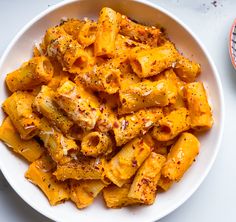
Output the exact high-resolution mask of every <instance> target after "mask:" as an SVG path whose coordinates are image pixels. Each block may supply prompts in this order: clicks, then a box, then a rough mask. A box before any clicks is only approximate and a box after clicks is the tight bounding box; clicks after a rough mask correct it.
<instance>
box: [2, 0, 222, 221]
mask: <svg viewBox="0 0 236 222" xmlns="http://www.w3.org/2000/svg"><path fill="white" fill-rule="evenodd" d="M102 6H109V7H112V8H113V9H114V10H117V11H119V12H121V13H124V14H126V15H128V16H129V17H131V18H132V19H135V20H137V21H138V22H141V23H144V24H150V25H155V24H161V25H162V26H163V27H165V28H166V30H167V32H168V35H169V37H170V39H171V40H172V41H174V43H175V44H176V46H177V48H178V49H179V50H180V51H181V52H183V53H184V55H185V56H187V57H190V58H192V59H193V60H196V61H198V62H199V63H201V66H202V75H201V77H200V80H201V81H203V82H204V84H205V85H206V87H207V93H208V95H209V98H210V102H211V105H212V109H213V115H214V121H215V123H214V126H213V128H212V129H211V130H210V131H209V132H207V133H206V134H204V135H201V136H200V137H199V138H200V142H201V152H200V154H199V156H198V157H197V161H196V162H195V163H194V164H193V166H192V167H191V168H190V170H189V171H188V172H187V173H186V174H185V175H184V178H183V179H182V180H181V182H179V183H177V184H175V185H174V186H173V187H172V188H171V189H170V190H169V191H168V192H166V193H162V194H159V195H158V197H157V199H156V201H155V203H154V204H153V205H152V206H148V207H146V206H141V207H130V208H123V209H114V210H111V209H110V210H108V209H106V207H105V205H104V204H103V201H102V200H101V198H97V199H96V201H95V203H94V204H93V205H92V206H90V207H89V208H87V209H85V210H83V211H79V210H78V209H76V207H75V205H74V204H72V203H70V202H67V203H65V204H61V205H59V206H56V207H51V206H50V205H49V203H48V201H47V199H46V198H45V196H44V195H43V193H42V192H41V191H39V189H38V188H37V187H35V186H34V185H32V184H31V183H29V182H28V181H27V180H26V179H25V178H24V173H25V171H26V170H27V163H26V162H24V161H22V159H20V158H18V157H17V156H16V155H14V154H13V153H12V152H11V151H9V149H7V148H6V147H5V146H4V145H3V144H2V143H1V144H0V165H1V170H2V172H3V174H4V175H5V177H6V178H7V180H8V181H9V183H10V184H11V186H12V187H13V188H14V189H15V191H16V192H17V193H18V194H19V195H20V196H21V197H22V198H23V199H24V200H25V201H26V202H27V203H28V204H29V205H31V206H32V207H33V208H35V209H36V210H38V211H39V212H41V213H42V214H44V215H46V216H48V217H50V218H51V219H54V220H56V221H71V222H73V221H86V222H90V221H94V219H95V220H96V218H99V219H97V220H99V221H103V222H110V221H122V222H126V221H136V222H143V221H154V220H157V219H159V218H161V217H163V216H165V215H166V214H168V213H169V212H171V211H173V210H174V209H175V208H177V207H178V206H179V205H181V204H182V203H183V202H184V201H185V200H186V199H187V198H188V197H189V196H190V195H191V194H192V193H193V192H194V191H195V190H196V189H197V187H198V186H199V185H200V183H201V182H202V180H203V179H204V177H205V176H206V174H207V173H208V171H209V169H210V167H211V165H212V163H213V161H214V159H215V156H216V153H217V150H218V146H219V141H220V138H221V132H222V123H223V118H222V108H223V107H222V106H223V104H222V102H223V101H222V94H221V87H220V83H219V80H218V79H217V78H218V77H217V75H216V70H215V68H214V65H213V64H212V63H211V61H210V60H209V58H208V57H207V55H206V53H205V52H204V50H203V48H202V47H201V46H200V45H199V43H198V42H197V40H196V39H195V38H194V37H193V36H192V35H191V34H190V32H189V31H187V30H186V29H185V28H183V26H182V25H181V24H180V23H179V22H177V21H176V20H175V19H173V18H171V17H170V16H169V15H167V14H166V12H165V11H164V10H162V9H158V8H154V7H152V6H151V5H147V4H144V3H141V1H131V0H119V1H118V0H116V1H114V0H96V1H70V3H69V2H68V3H62V4H60V5H59V6H57V7H54V10H53V11H52V10H51V11H50V9H49V10H48V11H49V12H47V13H42V14H41V16H39V17H38V18H37V19H36V20H34V22H33V23H31V25H29V26H28V27H27V28H26V29H25V30H24V31H23V32H21V33H20V34H19V35H18V37H17V38H15V40H14V42H13V43H12V44H11V47H10V48H9V49H8V52H7V53H6V54H5V56H4V57H3V58H2V63H1V64H0V73H1V77H0V89H1V94H0V103H1V104H2V102H3V101H4V99H5V98H6V97H7V96H8V92H7V90H6V87H5V83H4V78H5V76H6V74H7V73H8V72H10V71H12V70H14V69H16V68H17V67H19V66H20V65H21V64H22V63H23V62H24V61H26V60H28V59H29V58H30V56H31V55H32V48H33V46H34V43H35V42H40V40H41V38H42V36H43V35H44V33H45V30H46V29H47V28H48V27H51V26H53V25H56V24H58V23H59V22H60V19H61V18H62V17H68V18H73V17H78V18H83V17H89V18H94V19H95V18H97V15H98V13H99V10H100V9H101V7H102ZM3 118H4V113H3V112H2V111H1V113H0V120H1V121H2V119H3Z"/></svg>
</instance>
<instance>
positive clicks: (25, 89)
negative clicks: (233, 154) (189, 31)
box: [0, 7, 213, 209]
mask: <svg viewBox="0 0 236 222" xmlns="http://www.w3.org/2000/svg"><path fill="white" fill-rule="evenodd" d="M200 71H201V69H200V65H199V64H198V63H196V62H193V61H190V60H189V59H187V58H185V57H184V56H183V55H181V54H180V53H179V52H178V51H177V49H176V47H175V45H174V44H173V43H172V42H171V41H170V40H169V39H168V38H167V36H166V34H165V33H164V32H163V31H162V30H161V29H159V28H158V27H154V26H151V27H150V26H145V25H141V24H138V23H136V22H134V21H132V20H130V19H129V18H128V17H127V16H125V15H121V14H120V13H118V12H116V11H114V10H112V9H111V8H108V7H104V8H102V9H101V11H100V14H99V18H98V21H97V22H95V21H92V20H89V19H87V18H86V19H83V20H79V19H68V20H66V21H63V22H61V24H60V25H58V26H55V27H51V28H49V29H48V30H47V31H46V34H45V36H44V38H43V41H42V43H41V44H40V47H39V48H37V47H35V48H34V51H33V57H32V58H31V59H30V60H29V61H27V62H25V63H23V64H22V65H21V67H20V68H19V69H17V70H15V71H13V72H11V73H9V74H8V75H7V77H6V84H7V86H8V89H9V90H10V91H11V93H12V94H11V95H10V96H9V97H8V98H7V99H6V100H5V102H4V103H3V106H2V107H3V110H4V111H5V113H6V114H7V117H6V118H5V120H4V121H3V123H2V125H1V127H0V139H1V140H2V141H3V142H4V143H6V145H7V146H8V147H11V148H12V150H13V151H14V152H16V153H18V154H19V155H21V156H22V157H24V158H25V159H26V160H27V161H28V162H29V163H30V165H29V168H28V170H27V172H26V173H25V177H26V178H27V179H28V180H29V181H30V182H32V183H33V184H35V185H37V186H38V187H39V188H40V189H41V190H42V191H43V192H44V194H45V195H46V197H47V198H48V200H49V202H50V204H51V205H56V204H58V203H61V202H64V201H66V200H69V199H70V200H72V201H73V202H74V203H75V204H76V206H77V207H78V208H80V209H81V208H85V207H88V206H89V205H90V204H92V202H93V200H94V199H95V198H96V196H97V195H98V194H99V193H100V192H102V193H103V197H104V200H105V203H106V205H107V207H109V208H119V207H123V206H128V205H134V204H146V205H150V204H153V203H154V201H155V198H156V194H157V192H158V191H167V190H168V189H169V188H170V187H171V185H172V184H173V183H174V182H178V181H179V180H180V179H181V178H182V177H183V175H184V173H185V172H186V171H187V170H188V168H189V167H190V166H191V164H192V163H193V161H194V160H195V158H196V156H197V155H198V153H199V146H200V143H199V141H198V139H197V138H196V136H194V133H195V132H199V131H206V130H208V129H210V128H211V127H212V124H213V118H212V113H211V108H210V106H209V103H208V100H207V95H206V92H205V89H204V85H203V83H201V82H197V81H196V78H197V77H198V75H199V74H200Z"/></svg>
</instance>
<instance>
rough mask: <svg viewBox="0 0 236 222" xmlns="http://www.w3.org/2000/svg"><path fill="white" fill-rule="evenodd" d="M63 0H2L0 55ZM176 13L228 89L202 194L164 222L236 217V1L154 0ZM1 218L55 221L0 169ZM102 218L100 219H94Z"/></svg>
mask: <svg viewBox="0 0 236 222" xmlns="http://www.w3.org/2000/svg"><path fill="white" fill-rule="evenodd" d="M59 1H60V0H34V1H32V0H10V1H9V0H0V27H1V31H0V55H1V54H2V53H3V51H4V49H5V48H6V46H7V45H8V43H9V42H10V40H11V39H12V38H13V36H14V35H15V34H16V33H17V31H19V30H20V28H21V27H22V26H23V25H24V24H26V23H27V22H28V21H29V20H30V19H32V18H33V17H34V16H35V15H37V14H38V13H39V12H41V11H42V10H44V9H46V8H47V7H50V5H53V4H55V3H57V2H59ZM152 2H154V3H156V4H159V5H161V6H163V7H164V8H166V9H168V10H170V11H171V12H173V13H175V15H176V16H178V17H179V18H180V19H182V20H183V21H184V22H185V23H186V24H187V25H189V26H190V27H191V28H192V30H193V31H194V32H195V33H196V34H197V35H198V37H199V38H200V40H201V41H202V42H203V43H204V44H205V45H206V48H207V49H208V50H209V52H210V54H211V56H212V58H213V60H214V61H215V63H216V66H217V68H218V70H219V73H220V77H221V80H222V84H223V89H224V98H225V106H226V107H225V108H226V109H225V110H226V119H225V120H226V122H225V123H226V125H225V132H224V136H223V141H222V145H221V149H220V152H219V155H218V157H217V159H216V162H215V164H214V165H213V168H212V170H211V172H210V173H209V175H208V176H207V178H206V179H205V181H204V182H203V183H202V185H201V186H200V188H199V189H198V190H197V192H196V193H195V194H194V195H193V196H192V197H191V198H190V199H189V200H188V201H186V202H185V203H184V204H183V205H182V206H181V207H179V208H178V209H177V210H175V211H174V212H173V213H171V214H170V215H168V216H166V217H165V218H163V219H161V220H160V221H161V222H172V221H174V222H189V221H191V222H199V221H202V222H205V221H207V222H208V221H214V222H221V221H226V222H234V221H236V203H235V200H236V173H235V172H236V161H235V156H236V148H235V145H236V144H235V139H234V137H235V132H236V71H234V70H233V68H232V66H231V64H230V61H229V55H228V48H227V43H228V42H227V41H228V32H229V29H230V25H231V23H232V22H233V19H234V18H235V17H236V13H235V12H236V1H235V0H217V1H216V6H214V4H213V0H196V1H189V0H168V1H166V0H152ZM0 221H1V222H5V221H7V222H8V221H9V222H28V221H29V222H30V221H34V222H41V221H44V222H47V221H50V220H48V219H47V218H45V217H44V216H42V215H40V214H39V213H37V212H36V211H35V210H33V209H32V208H31V207H30V206H28V205H27V204H26V203H25V202H24V201H23V200H21V198H20V197H19V196H18V195H17V194H16V193H15V192H14V190H12V188H11V187H10V186H9V185H8V183H7V181H6V180H5V179H4V177H3V175H2V174H1V172H0ZM95 221H99V219H97V220H95Z"/></svg>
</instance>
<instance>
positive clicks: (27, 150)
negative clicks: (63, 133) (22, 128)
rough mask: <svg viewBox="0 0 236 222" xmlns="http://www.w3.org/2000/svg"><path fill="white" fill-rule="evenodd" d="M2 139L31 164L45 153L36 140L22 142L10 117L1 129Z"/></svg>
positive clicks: (0, 136) (0, 137)
mask: <svg viewBox="0 0 236 222" xmlns="http://www.w3.org/2000/svg"><path fill="white" fill-rule="evenodd" d="M0 139H1V140H2V141H3V142H4V143H5V144H6V145H7V146H8V147H10V148H12V150H13V151H14V152H15V153H18V154H20V155H21V156H23V157H24V158H25V159H26V160H28V161H29V162H34V161H35V160H37V159H38V158H39V157H40V156H41V155H42V153H43V149H42V148H41V147H40V145H39V144H38V143H37V142H36V140H34V139H31V140H22V139H21V138H20V135H19V134H18V132H17V131H16V129H15V127H14V126H13V124H12V122H11V120H10V118H9V117H7V118H6V119H5V120H4V121H3V123H2V125H1V127H0Z"/></svg>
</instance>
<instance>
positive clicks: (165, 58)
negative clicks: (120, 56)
mask: <svg viewBox="0 0 236 222" xmlns="http://www.w3.org/2000/svg"><path fill="white" fill-rule="evenodd" d="M177 59H178V52H177V50H176V49H175V47H174V45H173V44H172V43H170V42H166V43H165V44H164V45H162V46H160V47H156V48H152V49H147V50H136V51H134V52H133V53H132V54H131V56H130V64H131V66H132V68H133V71H134V72H135V73H136V74H137V75H138V77H139V78H146V77H150V76H154V75H157V74H158V73H160V72H162V71H163V70H165V69H167V68H170V67H172V66H173V64H174V63H175V62H176V61H177Z"/></svg>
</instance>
